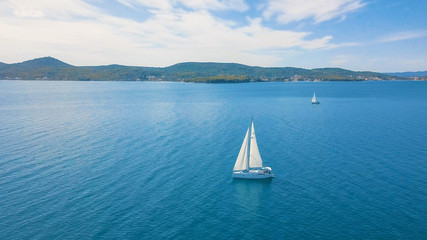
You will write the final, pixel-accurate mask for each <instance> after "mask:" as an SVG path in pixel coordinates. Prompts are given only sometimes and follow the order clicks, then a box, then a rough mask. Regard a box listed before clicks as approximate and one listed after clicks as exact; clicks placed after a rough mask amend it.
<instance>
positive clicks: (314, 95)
mask: <svg viewBox="0 0 427 240" xmlns="http://www.w3.org/2000/svg"><path fill="white" fill-rule="evenodd" d="M311 102H312V103H315V102H317V101H316V93H314V94H313V99H311Z"/></svg>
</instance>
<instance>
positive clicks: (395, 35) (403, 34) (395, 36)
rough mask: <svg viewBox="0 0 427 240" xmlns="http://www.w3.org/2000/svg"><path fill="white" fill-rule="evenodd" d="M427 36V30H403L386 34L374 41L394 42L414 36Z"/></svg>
mask: <svg viewBox="0 0 427 240" xmlns="http://www.w3.org/2000/svg"><path fill="white" fill-rule="evenodd" d="M426 36H427V31H425V30H424V31H405V32H398V33H393V34H390V35H387V36H383V37H381V38H379V39H378V40H377V41H376V42H378V43H385V42H396V41H402V40H409V39H414V38H422V37H426Z"/></svg>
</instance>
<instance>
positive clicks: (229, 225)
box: [0, 81, 427, 239]
mask: <svg viewBox="0 0 427 240" xmlns="http://www.w3.org/2000/svg"><path fill="white" fill-rule="evenodd" d="M313 92H316V96H317V97H318V100H319V101H320V103H321V104H320V105H312V104H311V102H310V101H311V97H312V95H313ZM251 116H253V117H254V124H255V129H256V132H257V140H258V145H259V149H260V152H261V156H262V157H263V160H264V163H265V165H267V166H270V167H272V169H273V172H274V174H275V175H276V177H275V178H274V179H272V180H267V181H264V180H233V179H232V178H231V172H232V168H233V165H234V162H235V160H236V158H237V155H238V151H239V149H240V146H241V144H242V141H243V137H244V134H245V132H246V129H247V127H248V124H249V122H250V118H251ZM0 239H427V82H406V81H399V82H347V83H346V82H297V83H247V84H189V83H153V82H71V81H70V82H55V81H52V82H47V81H0Z"/></svg>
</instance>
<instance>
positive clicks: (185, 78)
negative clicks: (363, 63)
mask: <svg viewBox="0 0 427 240" xmlns="http://www.w3.org/2000/svg"><path fill="white" fill-rule="evenodd" d="M0 79H9V80H13V79H26V80H79V81H182V82H207V83H237V82H261V81H363V80H398V79H403V78H402V77H397V76H392V75H387V74H382V73H375V72H355V71H350V70H346V69H341V68H316V69H311V70H309V69H303V68H293V67H283V68H279V67H271V68H265V67H252V66H247V65H243V64H237V63H210V62H204V63H197V62H187V63H178V64H175V65H172V66H169V67H165V68H153V67H131V66H122V65H106V66H85V67H77V66H73V65H70V64H67V63H64V62H62V61H60V60H58V59H55V58H52V57H44V58H37V59H33V60H29V61H25V62H22V63H15V64H4V63H0Z"/></svg>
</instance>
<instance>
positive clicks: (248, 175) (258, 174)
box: [232, 171, 274, 179]
mask: <svg viewBox="0 0 427 240" xmlns="http://www.w3.org/2000/svg"><path fill="white" fill-rule="evenodd" d="M232 176H233V178H245V179H261V178H273V177H274V175H273V174H271V173H265V172H263V171H249V172H242V171H239V172H233V175H232Z"/></svg>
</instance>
